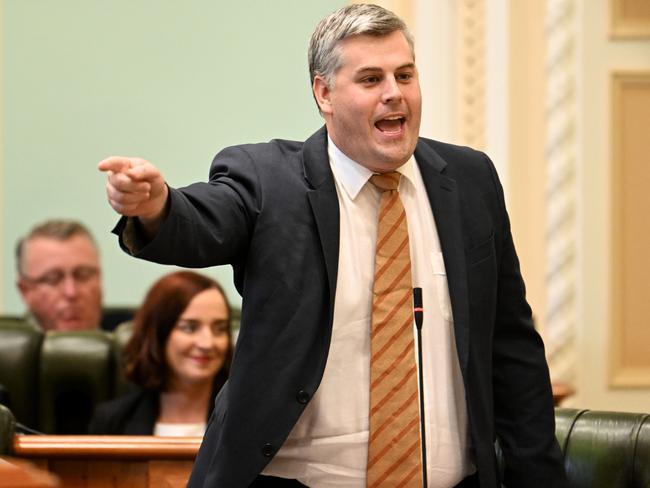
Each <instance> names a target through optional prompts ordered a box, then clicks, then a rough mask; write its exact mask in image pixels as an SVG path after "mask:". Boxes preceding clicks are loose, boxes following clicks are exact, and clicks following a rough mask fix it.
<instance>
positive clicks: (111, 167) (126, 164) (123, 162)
mask: <svg viewBox="0 0 650 488" xmlns="http://www.w3.org/2000/svg"><path fill="white" fill-rule="evenodd" d="M132 166H133V163H132V162H131V159H130V158H125V157H122V156H111V157H110V158H106V159H103V160H102V161H100V162H99V164H97V169H98V170H99V171H112V172H113V173H123V172H125V171H127V170H128V169H129V168H131V167H132Z"/></svg>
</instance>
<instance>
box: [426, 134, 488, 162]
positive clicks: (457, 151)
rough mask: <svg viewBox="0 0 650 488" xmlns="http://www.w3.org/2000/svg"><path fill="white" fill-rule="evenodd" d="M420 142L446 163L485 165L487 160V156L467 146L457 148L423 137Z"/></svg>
mask: <svg viewBox="0 0 650 488" xmlns="http://www.w3.org/2000/svg"><path fill="white" fill-rule="evenodd" d="M420 141H421V142H423V143H424V144H426V145H427V146H429V147H430V148H431V149H433V150H434V151H436V152H437V153H438V154H439V155H440V157H442V158H443V159H444V160H445V161H446V162H448V163H449V162H454V163H465V164H467V163H469V164H472V163H474V164H476V163H480V164H482V165H485V162H486V160H489V158H488V156H487V155H486V154H485V153H484V152H482V151H478V150H476V149H473V148H471V147H469V146H459V145H457V144H451V143H448V142H442V141H437V140H435V139H427V138H425V137H421V138H420Z"/></svg>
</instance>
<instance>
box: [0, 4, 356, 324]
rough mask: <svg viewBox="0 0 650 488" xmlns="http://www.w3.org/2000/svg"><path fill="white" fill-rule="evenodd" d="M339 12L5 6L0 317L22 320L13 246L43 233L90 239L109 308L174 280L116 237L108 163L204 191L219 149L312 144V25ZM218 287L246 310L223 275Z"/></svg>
mask: <svg viewBox="0 0 650 488" xmlns="http://www.w3.org/2000/svg"><path fill="white" fill-rule="evenodd" d="M344 3H345V2H344V1H341V0H338V1H335V0H327V1H325V0H318V1H305V0H293V1H291V0H273V1H264V0H258V1H240V2H223V1H218V0H185V1H183V2H181V1H176V0H110V1H109V0H4V1H2V0H0V11H2V15H1V16H0V18H1V19H2V36H3V38H2V42H1V43H0V46H1V47H2V50H3V53H2V57H0V60H1V61H2V67H1V68H0V76H3V90H2V95H1V97H2V100H1V101H0V107H2V121H1V123H0V128H2V129H3V133H2V137H1V138H0V141H2V142H3V146H2V155H1V158H0V164H1V165H2V168H1V173H0V174H2V178H1V179H0V192H1V195H0V198H1V200H0V206H1V207H0V210H1V217H0V226H1V228H0V235H1V236H2V259H3V263H2V264H3V266H2V270H3V271H2V274H3V276H2V294H1V295H2V296H1V298H2V302H1V303H2V310H1V312H3V313H21V312H22V311H23V307H22V304H21V302H20V298H19V296H18V294H17V292H16V291H15V287H14V280H15V274H14V269H15V263H14V258H13V247H14V243H15V242H16V239H17V238H18V237H19V236H21V235H23V234H24V233H26V232H27V231H28V229H29V228H30V227H31V226H32V225H33V224H34V223H36V222H39V221H42V220H44V219H47V218H52V217H68V218H74V219H78V220H81V221H82V222H84V223H86V224H87V225H88V226H89V227H90V229H91V231H92V232H93V233H94V234H95V236H96V238H97V240H98V243H99V246H100V249H101V259H102V264H103V268H104V277H103V281H104V290H105V303H106V304H109V305H135V304H138V303H139V302H140V300H141V298H142V296H143V295H144V292H145V291H146V289H147V287H148V286H149V285H150V284H151V283H152V281H153V280H154V279H155V278H157V277H158V276H160V275H162V274H164V273H165V272H168V271H170V270H171V269H172V268H170V267H163V266H160V265H155V264H150V263H145V262H141V261H138V260H135V259H133V258H130V257H128V256H126V255H124V254H123V253H122V252H121V251H119V249H118V246H117V242H116V239H115V238H114V236H113V235H112V234H110V233H109V231H110V229H111V227H112V226H113V224H114V223H115V221H116V215H115V214H114V213H113V212H112V210H111V209H110V207H109V206H108V204H107V203H106V198H105V193H104V177H103V175H101V174H100V173H98V172H97V170H96V169H95V166H96V164H97V162H98V161H100V160H101V159H102V158H104V157H106V156H109V155H114V154H119V155H138V156H141V157H144V158H147V159H149V160H151V161H153V162H154V163H155V164H157V165H158V166H159V168H160V169H161V170H162V171H163V174H164V175H165V176H166V178H167V181H168V182H169V183H170V184H171V185H172V186H182V185H185V184H188V183H190V182H193V181H197V180H205V179H206V178H207V174H208V168H209V164H210V161H211V159H212V157H213V156H214V154H215V153H216V152H217V151H218V150H219V149H221V148H223V147H225V146H227V145H231V144H237V143H242V142H257V141H266V140H268V139H271V138H273V137H282V138H289V139H304V138H305V137H307V136H308V135H309V134H311V133H312V132H313V131H315V130H316V129H317V128H318V127H319V126H320V125H321V124H322V120H321V119H320V117H319V116H318V114H317V111H316V108H315V106H314V103H313V100H312V98H311V92H310V89H309V78H308V74H307V69H306V46H307V42H308V38H309V35H310V33H311V31H312V30H313V28H314V26H315V24H316V22H317V21H318V20H319V19H320V18H321V17H322V16H324V15H325V14H327V13H329V12H330V11H332V10H334V9H336V8H337V7H339V6H341V5H343V4H344ZM207 272H208V274H210V275H212V276H216V277H217V278H218V279H220V280H221V281H222V282H223V283H224V284H225V285H226V288H227V290H228V294H229V296H230V298H231V299H232V300H233V301H234V302H235V303H239V298H238V296H237V294H236V292H235V290H234V287H232V284H231V271H230V269H229V268H223V267H222V268H213V269H210V270H207Z"/></svg>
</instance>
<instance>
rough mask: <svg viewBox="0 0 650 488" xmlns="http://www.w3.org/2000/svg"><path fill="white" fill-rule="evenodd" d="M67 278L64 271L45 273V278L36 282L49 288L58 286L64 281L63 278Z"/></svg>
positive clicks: (42, 277)
mask: <svg viewBox="0 0 650 488" xmlns="http://www.w3.org/2000/svg"><path fill="white" fill-rule="evenodd" d="M64 277H65V274H64V273H63V272H62V271H51V272H49V273H45V274H44V275H43V276H41V277H40V278H38V279H37V280H36V281H38V282H39V283H43V284H46V285H49V286H57V285H58V284H59V283H61V282H62V281H63V278H64Z"/></svg>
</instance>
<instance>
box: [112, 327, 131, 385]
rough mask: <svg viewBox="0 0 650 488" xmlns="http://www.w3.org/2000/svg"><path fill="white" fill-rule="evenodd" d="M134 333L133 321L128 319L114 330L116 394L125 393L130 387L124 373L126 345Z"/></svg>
mask: <svg viewBox="0 0 650 488" xmlns="http://www.w3.org/2000/svg"><path fill="white" fill-rule="evenodd" d="M131 334H133V322H131V321H128V322H124V323H122V324H120V325H118V326H117V327H116V328H115V330H114V331H113V344H114V347H113V355H114V360H115V364H116V365H117V368H116V374H115V396H120V395H123V394H125V393H126V392H127V391H128V389H129V381H128V380H127V379H126V375H125V374H124V368H125V361H124V353H123V351H124V347H125V346H126V343H127V342H129V339H130V338H131Z"/></svg>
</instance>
